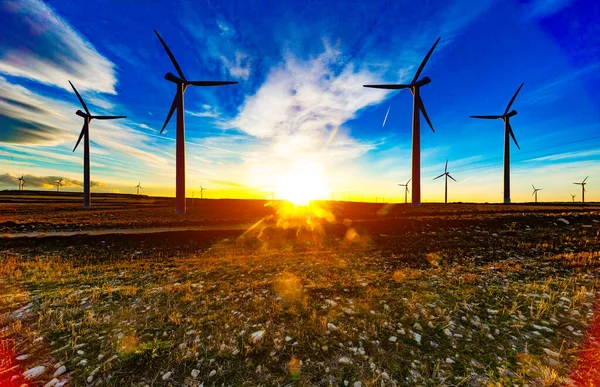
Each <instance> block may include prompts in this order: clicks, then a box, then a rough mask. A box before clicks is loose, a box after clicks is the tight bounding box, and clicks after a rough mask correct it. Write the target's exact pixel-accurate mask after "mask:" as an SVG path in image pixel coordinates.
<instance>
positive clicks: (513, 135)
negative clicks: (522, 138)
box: [506, 120, 521, 150]
mask: <svg viewBox="0 0 600 387" xmlns="http://www.w3.org/2000/svg"><path fill="white" fill-rule="evenodd" d="M506 125H507V126H508V133H509V134H510V136H511V137H512V139H513V141H514V142H515V145H516V146H517V148H519V150H521V147H520V146H519V143H518V142H517V138H516V137H515V134H514V133H513V130H512V126H510V121H508V120H506Z"/></svg>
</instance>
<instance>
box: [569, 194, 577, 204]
mask: <svg viewBox="0 0 600 387" xmlns="http://www.w3.org/2000/svg"><path fill="white" fill-rule="evenodd" d="M569 195H571V199H573V203H575V196H576V195H573V194H569Z"/></svg>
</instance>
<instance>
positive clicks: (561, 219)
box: [556, 218, 569, 224]
mask: <svg viewBox="0 0 600 387" xmlns="http://www.w3.org/2000/svg"><path fill="white" fill-rule="evenodd" d="M556 221H557V222H562V223H564V224H569V221H568V220H566V219H564V218H558V219H556Z"/></svg>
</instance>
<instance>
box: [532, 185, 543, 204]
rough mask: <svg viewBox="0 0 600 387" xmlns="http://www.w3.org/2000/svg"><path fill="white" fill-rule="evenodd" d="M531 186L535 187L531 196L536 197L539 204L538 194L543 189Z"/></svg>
mask: <svg viewBox="0 0 600 387" xmlns="http://www.w3.org/2000/svg"><path fill="white" fill-rule="evenodd" d="M531 186H532V187H533V193H532V194H531V196H534V195H535V202H536V203H537V193H538V191H541V190H542V189H541V188H535V187H534V186H533V184H532V185H531Z"/></svg>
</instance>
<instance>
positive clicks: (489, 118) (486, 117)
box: [469, 116, 502, 120]
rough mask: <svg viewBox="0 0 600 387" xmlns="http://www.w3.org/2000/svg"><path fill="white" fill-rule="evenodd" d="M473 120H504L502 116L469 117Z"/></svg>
mask: <svg viewBox="0 0 600 387" xmlns="http://www.w3.org/2000/svg"><path fill="white" fill-rule="evenodd" d="M469 117H471V118H483V119H484V120H495V119H498V118H502V116H469Z"/></svg>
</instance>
